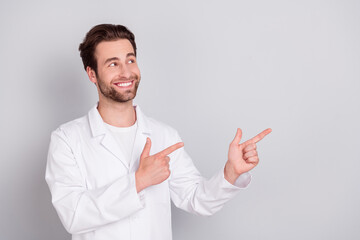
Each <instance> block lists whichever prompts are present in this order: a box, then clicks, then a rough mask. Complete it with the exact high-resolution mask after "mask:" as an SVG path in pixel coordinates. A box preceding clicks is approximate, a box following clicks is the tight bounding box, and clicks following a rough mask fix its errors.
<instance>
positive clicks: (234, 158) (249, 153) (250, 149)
mask: <svg viewBox="0 0 360 240" xmlns="http://www.w3.org/2000/svg"><path fill="white" fill-rule="evenodd" d="M269 133H271V129H270V128H268V129H266V130H264V131H262V132H261V133H259V134H258V135H256V136H255V137H253V138H251V139H249V140H247V141H246V142H243V143H242V144H240V140H241V137H242V131H241V129H240V128H238V129H237V132H236V135H235V138H234V140H233V141H232V142H231V143H230V147H229V153H228V161H227V162H226V165H225V169H224V177H225V179H226V180H227V181H228V182H230V183H231V184H234V183H235V181H236V179H237V178H238V177H239V176H240V175H241V174H243V173H245V172H248V171H250V170H251V169H253V168H254V167H255V166H256V165H257V164H258V162H259V157H258V154H257V151H256V143H257V142H259V141H260V140H261V139H263V138H264V137H265V136H266V135H268V134H269Z"/></svg>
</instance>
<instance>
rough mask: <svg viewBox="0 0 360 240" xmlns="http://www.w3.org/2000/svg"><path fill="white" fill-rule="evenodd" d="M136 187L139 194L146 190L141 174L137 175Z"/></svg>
mask: <svg viewBox="0 0 360 240" xmlns="http://www.w3.org/2000/svg"><path fill="white" fill-rule="evenodd" d="M135 186H136V191H137V192H138V193H139V192H141V191H142V190H144V189H145V188H146V187H145V186H144V185H143V183H142V181H141V177H140V176H139V173H138V172H136V173H135Z"/></svg>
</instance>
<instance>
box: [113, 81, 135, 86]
mask: <svg viewBox="0 0 360 240" xmlns="http://www.w3.org/2000/svg"><path fill="white" fill-rule="evenodd" d="M133 84H134V80H131V81H126V82H116V83H114V85H116V86H118V87H120V88H128V87H131V86H132V85H133Z"/></svg>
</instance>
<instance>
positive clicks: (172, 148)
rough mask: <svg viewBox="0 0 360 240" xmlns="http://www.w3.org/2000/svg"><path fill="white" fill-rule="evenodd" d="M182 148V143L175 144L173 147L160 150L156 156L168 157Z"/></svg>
mask: <svg viewBox="0 0 360 240" xmlns="http://www.w3.org/2000/svg"><path fill="white" fill-rule="evenodd" d="M183 146H184V143H183V142H178V143H175V144H174V145H172V146H170V147H168V148H166V149H164V150H162V151H161V152H158V153H157V154H158V155H161V156H167V155H169V154H170V153H172V152H173V151H175V150H177V149H179V148H181V147H183Z"/></svg>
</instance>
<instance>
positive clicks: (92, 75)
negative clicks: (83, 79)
mask: <svg viewBox="0 0 360 240" xmlns="http://www.w3.org/2000/svg"><path fill="white" fill-rule="evenodd" d="M86 73H87V75H88V77H89V80H90V81H91V82H92V83H94V84H95V85H96V83H97V78H96V73H95V71H94V70H93V69H92V68H91V67H89V66H87V67H86Z"/></svg>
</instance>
